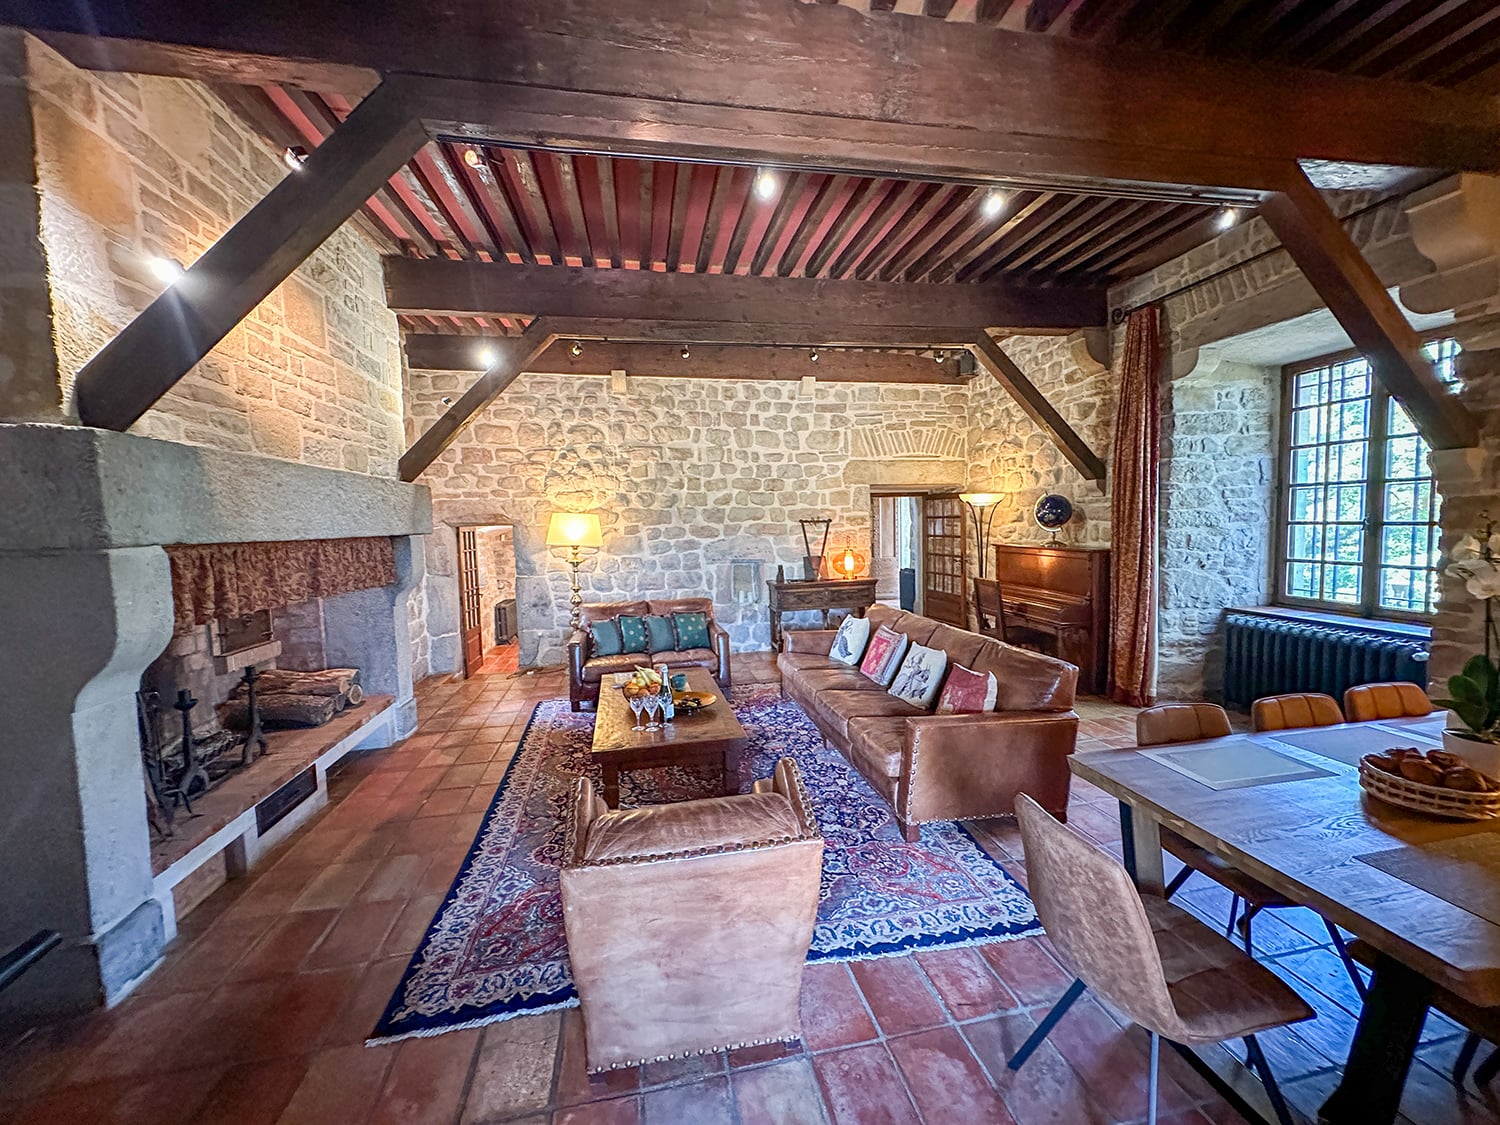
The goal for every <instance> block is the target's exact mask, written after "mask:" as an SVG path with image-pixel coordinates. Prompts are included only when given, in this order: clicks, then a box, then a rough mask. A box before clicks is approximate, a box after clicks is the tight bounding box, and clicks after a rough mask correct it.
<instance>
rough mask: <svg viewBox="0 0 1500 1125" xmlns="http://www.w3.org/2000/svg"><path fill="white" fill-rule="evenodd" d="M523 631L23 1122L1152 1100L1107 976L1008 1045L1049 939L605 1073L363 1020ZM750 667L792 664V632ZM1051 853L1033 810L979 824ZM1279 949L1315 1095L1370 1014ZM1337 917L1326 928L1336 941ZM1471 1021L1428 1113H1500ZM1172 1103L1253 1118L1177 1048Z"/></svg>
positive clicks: (964, 1118)
mask: <svg viewBox="0 0 1500 1125" xmlns="http://www.w3.org/2000/svg"><path fill="white" fill-rule="evenodd" d="M513 669H514V657H513V650H512V652H511V653H507V652H505V651H504V650H500V651H498V652H495V653H491V654H490V656H489V657H488V658H487V665H486V670H485V672H484V673H483V674H481V675H480V676H478V677H476V678H475V679H473V680H470V681H468V682H460V683H453V682H448V683H437V682H429V683H427V684H424V685H423V687H422V690H421V692H420V700H419V710H420V713H421V717H422V723H421V728H420V731H419V733H418V734H416V735H415V736H413V737H412V738H410V739H408V740H407V741H406V742H405V743H403V744H401V745H399V746H396V747H393V748H391V749H389V750H382V751H375V752H372V753H369V754H366V755H363V756H361V757H359V758H358V759H355V760H352V761H350V762H349V763H348V765H347V766H346V767H345V768H344V769H343V770H341V771H340V772H339V773H338V774H337V775H336V777H335V778H334V779H333V783H332V785H331V795H332V799H333V805H332V807H331V808H330V810H329V811H328V812H327V813H326V814H325V815H324V816H322V817H321V818H319V819H318V820H317V821H316V822H314V823H313V824H312V825H310V826H308V827H307V828H306V829H304V830H302V831H301V832H299V833H298V834H297V835H296V836H294V837H293V838H292V839H291V840H290V841H288V843H287V844H286V845H285V846H284V847H283V848H282V849H281V850H280V851H279V852H278V853H277V854H276V856H275V857H274V858H273V861H272V862H271V863H270V864H268V865H267V866H265V867H263V868H261V869H258V870H257V871H256V872H255V873H254V874H253V875H252V876H250V877H249V878H246V879H241V880H236V881H235V882H233V883H231V884H229V885H227V886H225V887H224V888H222V889H221V890H220V891H219V892H217V893H216V894H214V895H213V896H212V897H210V898H209V899H208V900H207V901H206V902H205V904H204V905H203V906H202V907H200V908H199V909H198V910H197V911H195V912H194V913H193V914H192V915H191V916H190V917H189V918H187V919H186V920H185V921H184V924H183V926H182V934H181V937H180V938H179V940H178V941H177V942H176V943H174V945H173V946H172V947H171V949H170V950H169V951H168V954H167V958H166V961H165V963H164V964H163V965H162V967H161V968H160V969H158V970H157V971H156V972H155V973H154V974H153V975H152V976H151V977H150V978H149V979H148V980H147V981H146V982H145V983H144V984H143V985H142V987H141V988H140V989H139V990H138V992H137V993H136V994H135V995H134V996H132V997H131V998H130V999H129V1000H127V1001H126V1002H125V1003H124V1004H122V1005H121V1006H120V1007H119V1008H117V1009H116V1010H114V1011H111V1012H107V1013H99V1014H95V1015H92V1016H89V1017H87V1018H85V1019H81V1020H78V1021H75V1022H73V1023H71V1024H68V1025H63V1026H60V1027H55V1028H51V1029H49V1030H47V1031H44V1032H40V1033H36V1034H33V1035H30V1036H28V1037H26V1038H25V1039H24V1040H23V1041H22V1042H20V1043H19V1044H15V1045H8V1046H6V1047H0V1120H3V1121H20V1122H46V1123H47V1125H57V1123H58V1122H68V1123H70V1125H71V1123H89V1122H113V1123H135V1122H142V1123H145V1122H150V1123H152V1125H177V1123H188V1122H192V1123H211V1122H234V1123H236V1125H253V1123H257V1122H263V1123H266V1125H270V1123H274V1122H282V1123H294V1122H297V1123H300V1122H316V1123H318V1125H328V1123H331V1122H357V1123H366V1122H395V1121H401V1122H442V1123H448V1125H457V1123H481V1122H515V1123H524V1125H542V1123H550V1125H584V1123H595V1125H600V1123H608V1125H623V1123H632V1122H641V1121H645V1122H657V1121H660V1122H670V1123H680V1122H693V1123H694V1125H714V1123H717V1122H724V1123H731V1125H759V1123H762V1122H767V1123H775V1125H786V1123H802V1122H809V1123H818V1122H822V1123H832V1125H843V1123H851V1122H857V1123H864V1122H877V1121H879V1122H908V1123H912V1122H932V1123H935V1122H965V1123H968V1122H1018V1123H1020V1125H1042V1123H1055V1125H1077V1123H1103V1125H1107V1123H1116V1122H1120V1123H1123V1122H1137V1121H1140V1120H1142V1119H1143V1117H1144V1114H1145V1085H1146V1037H1145V1035H1144V1033H1142V1032H1140V1030H1139V1029H1135V1028H1129V1027H1125V1026H1122V1024H1121V1021H1119V1020H1118V1019H1117V1018H1116V1017H1115V1016H1114V1015H1113V1014H1112V1013H1111V1012H1110V1011H1109V1010H1108V1009H1107V1008H1106V1007H1104V1006H1103V1005H1101V1004H1099V1003H1096V1002H1095V1001H1093V1000H1089V999H1086V1000H1085V1001H1083V1002H1081V1003H1080V1004H1079V1005H1078V1006H1076V1007H1075V1009H1074V1010H1073V1011H1072V1012H1070V1013H1069V1014H1068V1016H1066V1017H1065V1018H1064V1019H1063V1020H1062V1022H1061V1023H1060V1024H1059V1025H1058V1028H1057V1030H1056V1031H1055V1033H1054V1035H1053V1037H1052V1038H1051V1039H1050V1040H1049V1042H1048V1043H1047V1045H1046V1046H1044V1047H1043V1049H1042V1050H1041V1051H1039V1052H1038V1053H1037V1054H1036V1055H1035V1056H1034V1057H1033V1059H1032V1060H1031V1062H1029V1063H1028V1064H1027V1066H1026V1067H1025V1068H1024V1069H1023V1070H1022V1071H1021V1072H1020V1073H1019V1074H1012V1073H1011V1072H1009V1071H1008V1070H1006V1068H1005V1065H1004V1060H1005V1058H1006V1056H1007V1055H1008V1054H1009V1053H1010V1052H1011V1051H1012V1050H1013V1049H1014V1048H1015V1047H1016V1046H1017V1045H1018V1044H1019V1043H1020V1042H1021V1041H1022V1039H1023V1038H1024V1037H1025V1036H1026V1034H1027V1033H1028V1032H1029V1031H1030V1030H1031V1028H1032V1027H1033V1026H1035V1021H1036V1020H1037V1019H1039V1018H1040V1017H1041V1015H1042V1013H1043V1012H1044V1011H1045V1010H1046V1007H1047V1006H1048V1005H1049V1004H1050V1002H1051V1001H1052V1000H1053V999H1054V998H1055V997H1056V996H1057V994H1058V993H1059V992H1060V991H1061V989H1062V988H1063V987H1064V986H1065V985H1066V984H1067V982H1068V976H1067V974H1066V973H1065V972H1064V970H1063V969H1062V968H1061V967H1060V966H1059V965H1058V964H1057V962H1056V961H1055V960H1054V959H1053V957H1052V955H1051V953H1050V951H1049V947H1048V944H1047V942H1046V940H1045V939H1029V940H1025V941H1018V942H1010V943H1003V944H995V945H989V946H982V947H978V948H971V949H954V950H937V951H929V952H922V953H918V954H915V955H911V956H902V957H892V958H884V959H880V960H875V961H865V962H856V963H853V964H832V965H819V966H813V967H812V968H810V969H809V970H808V974H807V978H806V985H805V988H804V1001H803V1004H804V1020H805V1029H806V1041H805V1043H804V1044H803V1045H802V1047H801V1048H799V1049H798V1050H796V1051H794V1052H791V1053H785V1052H782V1051H781V1050H780V1049H775V1050H764V1049H761V1050H750V1051H741V1052H735V1053H733V1054H732V1055H730V1056H729V1057H728V1058H727V1059H726V1058H724V1057H723V1056H716V1057H711V1058H708V1059H698V1060H693V1061H691V1062H684V1063H671V1064H660V1065H651V1066H646V1067H643V1068H640V1069H639V1070H635V1071H628V1072H616V1073H614V1074H612V1075H611V1076H610V1077H609V1078H608V1079H607V1080H605V1081H604V1082H601V1083H596V1084H594V1085H592V1086H591V1085H590V1084H589V1083H587V1082H586V1081H585V1080H584V1074H583V1062H582V1053H581V1049H580V1047H581V1041H580V1024H579V1021H578V1014H577V1011H576V1010H570V1011H566V1012H562V1013H556V1012H554V1013H547V1014H543V1015H537V1016H531V1017H526V1018H523V1019H517V1020H511V1021H508V1022H504V1023H497V1024H492V1025H490V1026H488V1027H486V1028H480V1029H474V1030H470V1031H460V1032H453V1033H450V1034H447V1035H442V1036H438V1037H435V1038H431V1039H413V1040H408V1041H406V1042H404V1043H399V1044H393V1045H389V1046H384V1047H378V1048H366V1047H364V1046H363V1039H364V1037H365V1035H366V1033H368V1031H369V1030H370V1028H371V1027H372V1026H373V1025H374V1022H375V1019H376V1017H377V1015H378V1014H379V1012H380V1010H381V1008H382V1007H383V1006H384V1004H385V1002H386V1000H387V999H388V998H389V996H390V993H391V990H392V989H393V988H394V986H395V983H396V981H397V979H398V977H399V976H400V974H401V970H402V968H403V967H404V966H405V963H406V960H407V958H408V957H409V955H410V953H411V951H412V950H413V949H414V948H415V946H416V943H417V941H418V940H419V939H420V937H421V935H422V933H423V931H424V929H425V927H426V925H427V923H428V921H429V920H430V918H431V916H432V914H433V912H434V911H435V910H436V908H437V906H438V904H439V902H440V901H441V898H442V895H443V893H444V892H445V891H446V890H447V887H448V884H449V883H450V881H451V880H452V878H453V875H454V874H455V872H456V870H457V868H458V865H459V862H460V861H461V860H462V858H463V856H464V854H465V853H466V852H467V850H468V846H469V843H470V841H471V840H472V838H473V835H474V833H475V831H476V830H477V828H478V827H479V822H480V818H481V817H482V816H483V814H484V810H485V808H486V807H487V805H488V803H489V799H490V797H491V795H492V794H493V792H494V788H495V785H496V784H497V783H498V781H499V779H500V775H501V773H502V772H503V770H504V768H505V764H506V762H507V761H508V760H509V758H510V756H511V754H513V753H514V751H515V748H516V746H517V744H518V742H519V739H520V736H521V732H522V729H523V728H524V726H525V723H526V719H527V717H528V716H529V715H530V713H531V709H532V707H533V705H534V704H535V703H536V702H537V701H538V700H540V699H546V698H555V697H558V696H563V695H565V694H566V683H565V681H564V679H563V678H562V674H561V673H560V672H558V671H550V672H544V673H540V674H535V675H515V674H514V672H513ZM735 676H736V681H737V682H740V683H747V682H753V681H762V682H765V681H774V680H775V678H776V671H775V666H774V664H773V663H772V662H771V660H770V658H769V657H766V656H761V655H749V656H742V657H737V658H736V661H735ZM1079 711H1080V714H1081V715H1082V716H1083V727H1082V733H1083V738H1082V745H1083V746H1085V747H1087V748H1097V747H1100V746H1106V745H1131V744H1133V740H1134V739H1133V731H1134V722H1133V714H1132V712H1130V711H1129V710H1128V709H1126V708H1122V707H1116V706H1113V705H1110V704H1104V703H1101V702H1098V701H1092V700H1085V701H1082V702H1081V704H1080V707H1079ZM1070 820H1071V823H1072V824H1073V825H1074V826H1075V827H1076V828H1078V829H1079V830H1080V831H1082V832H1084V833H1086V834H1087V835H1089V836H1090V837H1091V838H1093V839H1094V840H1095V841H1097V842H1098V843H1099V845H1100V846H1101V847H1104V848H1107V849H1110V850H1117V849H1118V836H1119V825H1118V819H1117V816H1116V811H1115V806H1114V803H1113V802H1112V801H1110V800H1109V799H1108V798H1106V797H1105V796H1104V795H1103V794H1102V793H1099V792H1098V791H1096V790H1092V789H1090V788H1089V787H1086V786H1084V787H1079V788H1078V789H1077V790H1075V793H1074V799H1073V803H1072V806H1071V813H1070ZM976 828H977V829H979V834H980V836H981V839H982V841H983V842H984V843H985V844H986V846H987V847H990V848H991V849H992V850H993V851H994V853H995V854H996V855H997V856H998V857H1000V858H1002V860H1003V861H1004V862H1005V864H1006V866H1007V867H1008V868H1009V869H1010V870H1012V871H1013V872H1015V873H1016V874H1017V875H1018V876H1024V867H1023V864H1022V861H1021V851H1020V841H1019V837H1018V833H1017V832H1016V829H1015V825H1014V822H1013V821H1010V820H996V821H989V822H985V823H984V824H982V825H976ZM1182 901H1183V903H1184V904H1185V905H1187V906H1188V907H1189V908H1190V909H1192V910H1194V911H1196V912H1198V913H1199V914H1200V915H1202V916H1203V917H1204V918H1206V919H1208V920H1211V921H1219V922H1220V923H1222V918H1223V917H1224V915H1225V913H1226V910H1227V905H1228V901H1227V897H1226V896H1225V895H1223V894H1222V893H1220V892H1219V891H1218V890H1217V889H1216V888H1215V887H1214V885H1213V884H1211V883H1208V882H1207V881H1206V880H1203V879H1201V877H1195V878H1194V879H1193V880H1192V881H1191V882H1189V883H1188V885H1187V886H1186V888H1185V889H1184V891H1183V892H1182ZM1255 931H1256V937H1257V942H1258V947H1259V948H1258V953H1259V954H1260V955H1261V956H1262V957H1263V958H1265V959H1267V960H1268V962H1269V963H1270V964H1271V965H1272V967H1273V968H1274V969H1275V971H1276V972H1278V973H1279V974H1281V975H1282V976H1284V977H1285V978H1286V979H1287V980H1288V981H1290V982H1291V984H1292V985H1293V987H1295V988H1296V989H1297V990H1298V991H1299V992H1301V993H1302V994H1303V995H1304V996H1306V997H1307V998H1308V1000H1309V1001H1311V1002H1312V1003H1313V1004H1314V1005H1315V1006H1316V1007H1317V1009H1318V1019H1316V1020H1314V1021H1311V1022H1309V1023H1307V1024H1303V1025H1300V1026H1299V1027H1298V1028H1297V1029H1296V1030H1294V1031H1290V1030H1289V1031H1284V1032H1275V1033H1271V1034H1268V1035H1266V1036H1264V1037H1263V1041H1264V1042H1265V1045H1266V1048H1267V1052H1268V1054H1269V1055H1270V1057H1271V1062H1272V1065H1273V1066H1274V1067H1275V1068H1276V1069H1277V1071H1278V1073H1279V1074H1280V1075H1281V1076H1282V1080H1283V1083H1284V1085H1285V1087H1286V1090H1287V1093H1288V1095H1289V1097H1290V1098H1291V1099H1292V1101H1293V1102H1294V1103H1295V1104H1296V1105H1297V1106H1298V1107H1299V1108H1301V1109H1302V1110H1303V1111H1304V1112H1307V1113H1312V1112H1313V1111H1314V1110H1315V1109H1316V1106H1317V1105H1318V1103H1319V1102H1320V1101H1321V1100H1322V1098H1323V1097H1324V1096H1325V1095H1326V1093H1327V1091H1328V1090H1329V1089H1330V1088H1331V1086H1332V1085H1333V1083H1334V1082H1335V1081H1336V1078H1337V1066H1338V1063H1339V1060H1341V1059H1342V1058H1343V1055H1344V1052H1345V1051H1346V1050H1347V1047H1348V1043H1349V1038H1350V1036H1351V1035H1352V1033H1353V1027H1354V1018H1355V1017H1354V1012H1355V1011H1356V1010H1357V1009H1356V1004H1355V999H1354V996H1353V990H1352V989H1351V988H1350V986H1349V984H1348V981H1347V980H1346V979H1344V977H1343V976H1342V969H1341V968H1340V966H1339V964H1338V961H1337V960H1336V958H1335V957H1334V955H1333V953H1332V951H1331V950H1330V949H1329V948H1328V947H1327V945H1326V934H1325V933H1324V932H1323V929H1322V925H1321V923H1320V922H1319V921H1318V920H1317V919H1316V918H1315V917H1313V916H1311V915H1310V914H1306V913H1305V912H1301V911H1281V912H1277V913H1276V914H1275V915H1274V916H1270V915H1262V916H1261V917H1260V918H1259V919H1257V921H1256V926H1255ZM1320 937H1321V938H1322V939H1323V940H1321V941H1320V940H1319V939H1320ZM1460 1041H1461V1036H1460V1035H1459V1033H1458V1030H1457V1029H1456V1028H1454V1027H1453V1026H1452V1025H1451V1024H1448V1023H1446V1021H1443V1020H1441V1019H1439V1018H1437V1017H1434V1018H1433V1020H1431V1021H1430V1022H1429V1025H1428V1029H1427V1033H1426V1035H1425V1036H1424V1041H1423V1047H1422V1050H1421V1054H1420V1060H1419V1063H1418V1065H1417V1067H1416V1068H1415V1070H1414V1072H1413V1076H1412V1079H1411V1081H1410V1082H1408V1084H1407V1096H1406V1102H1405V1104H1404V1109H1405V1113H1406V1118H1407V1120H1408V1122H1409V1123H1420V1125H1436V1123H1442V1122H1450V1121H1451V1122H1465V1123H1479V1125H1487V1123H1493V1122H1500V1115H1497V1114H1496V1112H1495V1103H1494V1102H1493V1100H1492V1099H1490V1098H1488V1097H1487V1096H1484V1095H1480V1094H1477V1093H1467V1094H1461V1093H1459V1092H1458V1091H1457V1090H1455V1089H1454V1087H1453V1086H1452V1085H1451V1084H1450V1083H1449V1082H1448V1081H1447V1078H1446V1077H1445V1069H1446V1068H1447V1067H1448V1066H1449V1065H1450V1064H1451V1062H1452V1058H1453V1056H1454V1054H1455V1053H1456V1052H1457V1049H1458V1045H1459V1043H1460ZM1163 1059H1164V1065H1165V1067H1166V1075H1167V1077H1166V1079H1165V1081H1164V1084H1163V1090H1162V1098H1163V1101H1162V1108H1163V1115H1162V1121H1163V1125H1204V1123H1206V1122H1236V1121H1238V1120H1239V1117H1238V1116H1237V1115H1236V1114H1235V1113H1234V1112H1233V1111H1232V1110H1231V1109H1230V1108H1229V1107H1228V1106H1227V1105H1225V1104H1224V1103H1223V1102H1222V1101H1220V1100H1219V1099H1218V1098H1217V1097H1216V1096H1215V1095H1214V1094H1213V1092H1212V1091H1211V1090H1210V1089H1208V1088H1207V1087H1206V1086H1205V1085H1204V1084H1203V1083H1202V1081H1201V1080H1200V1079H1199V1078H1198V1077H1197V1076H1196V1075H1195V1074H1193V1072H1192V1071H1191V1070H1189V1069H1188V1068H1187V1067H1186V1066H1185V1065H1184V1064H1183V1063H1182V1062H1181V1060H1180V1059H1178V1058H1177V1057H1176V1056H1175V1055H1173V1054H1171V1053H1167V1054H1165V1055H1164V1056H1163Z"/></svg>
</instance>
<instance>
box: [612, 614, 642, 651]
mask: <svg viewBox="0 0 1500 1125" xmlns="http://www.w3.org/2000/svg"><path fill="white" fill-rule="evenodd" d="M615 620H616V621H618V622H619V623H620V641H621V644H622V646H623V649H624V651H625V652H645V651H646V619H645V618H644V617H632V616H630V614H628V613H622V614H620V616H619V617H617V618H615Z"/></svg>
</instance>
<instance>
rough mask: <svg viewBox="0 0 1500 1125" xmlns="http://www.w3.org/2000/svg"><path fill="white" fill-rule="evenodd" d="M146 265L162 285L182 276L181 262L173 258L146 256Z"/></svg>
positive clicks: (169, 283)
mask: <svg viewBox="0 0 1500 1125" xmlns="http://www.w3.org/2000/svg"><path fill="white" fill-rule="evenodd" d="M146 267H147V268H148V269H149V270H150V271H151V276H152V277H154V278H156V280H157V281H159V282H161V283H162V284H163V285H171V284H172V283H173V282H175V281H176V280H177V279H178V278H179V277H181V276H182V263H181V262H179V261H177V260H176V259H175V258H147V259H146Z"/></svg>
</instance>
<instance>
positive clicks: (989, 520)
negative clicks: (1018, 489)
mask: <svg viewBox="0 0 1500 1125" xmlns="http://www.w3.org/2000/svg"><path fill="white" fill-rule="evenodd" d="M958 498H959V499H960V500H962V501H963V502H964V503H965V504H967V505H968V506H969V515H971V516H973V517H974V537H975V538H976V539H977V540H978V541H979V577H981V578H983V577H984V567H985V556H986V555H987V554H989V547H990V529H991V528H992V527H994V525H995V505H996V504H998V503H999V502H1000V500H1001V496H1000V494H999V493H998V492H960V493H959V494H958Z"/></svg>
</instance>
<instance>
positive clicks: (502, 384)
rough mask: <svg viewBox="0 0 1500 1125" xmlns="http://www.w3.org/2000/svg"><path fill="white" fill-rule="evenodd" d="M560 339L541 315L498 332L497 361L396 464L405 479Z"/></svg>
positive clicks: (427, 462)
mask: <svg viewBox="0 0 1500 1125" xmlns="http://www.w3.org/2000/svg"><path fill="white" fill-rule="evenodd" d="M556 339H557V333H556V332H554V331H553V330H552V327H551V326H550V325H549V324H548V323H547V321H546V320H545V319H542V318H538V319H536V320H534V321H532V322H531V326H530V327H529V328H527V329H526V331H525V332H523V333H522V334H521V335H520V336H514V337H511V336H503V337H500V336H497V337H495V338H494V339H493V340H491V342H490V344H489V347H491V348H493V349H494V350H495V362H494V363H492V364H490V366H489V367H488V368H486V369H485V371H484V373H483V374H482V375H480V376H479V378H478V379H475V380H474V382H473V383H472V384H471V385H470V387H469V389H468V390H467V391H465V392H464V393H463V397H462V398H460V399H459V400H458V401H457V402H455V403H454V404H453V405H452V406H450V407H449V408H448V410H447V412H446V413H445V414H444V415H443V416H442V417H441V418H439V419H438V420H437V421H436V422H434V423H433V424H432V425H431V426H429V427H428V428H427V432H426V433H424V434H423V435H422V436H421V437H419V438H418V439H417V440H416V441H414V442H413V443H412V446H411V448H410V449H408V450H407V451H406V452H405V453H403V454H402V455H401V460H400V461H399V462H397V464H396V470H397V473H398V474H399V475H400V477H401V479H402V480H404V481H414V480H416V479H417V478H418V477H419V476H421V475H422V472H423V470H425V469H426V468H427V466H428V465H430V464H432V463H433V462H434V461H436V460H437V459H438V458H439V457H441V456H442V453H443V450H445V449H447V448H448V446H450V445H452V444H453V440H454V439H455V438H456V437H458V435H459V432H460V431H461V430H462V429H463V428H464V427H465V426H467V425H468V424H469V420H470V419H471V418H473V417H474V415H476V414H478V413H479V412H480V411H481V410H483V409H484V408H485V407H487V406H488V405H489V404H490V403H492V402H494V401H495V399H496V398H497V397H498V396H499V395H500V394H501V392H503V391H504V390H505V388H506V387H508V386H510V385H511V383H513V382H515V379H516V376H518V375H520V374H521V372H523V371H526V370H528V369H529V367H530V366H531V364H532V363H533V362H534V361H535V359H536V357H537V356H539V355H541V354H542V353H543V352H544V351H546V350H547V349H548V348H549V347H551V346H552V343H553V341H555V340H556Z"/></svg>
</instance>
